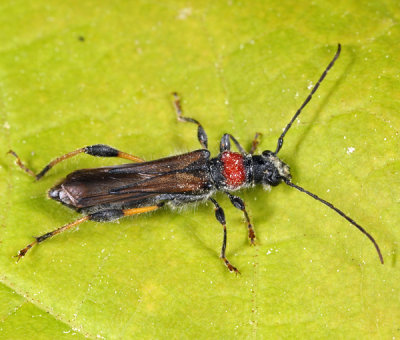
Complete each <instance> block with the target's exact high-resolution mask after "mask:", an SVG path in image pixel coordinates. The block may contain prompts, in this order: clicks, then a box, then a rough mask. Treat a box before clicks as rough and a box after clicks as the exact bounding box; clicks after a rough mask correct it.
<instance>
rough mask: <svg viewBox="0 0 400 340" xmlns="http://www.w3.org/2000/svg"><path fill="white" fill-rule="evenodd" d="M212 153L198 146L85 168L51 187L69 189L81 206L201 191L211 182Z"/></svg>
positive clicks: (70, 194) (75, 203)
mask: <svg viewBox="0 0 400 340" xmlns="http://www.w3.org/2000/svg"><path fill="white" fill-rule="evenodd" d="M209 157H210V153H209V152H208V151H207V150H197V151H193V152H190V153H186V154H182V155H177V156H172V157H167V158H162V159H158V160H155V161H150V162H143V163H131V164H122V165H117V166H110V167H103V168H95V169H82V170H77V171H75V172H72V173H71V174H69V175H68V176H67V177H66V178H65V179H64V180H63V181H62V182H61V183H60V184H58V185H57V186H55V187H54V188H52V189H51V190H54V189H62V190H64V191H65V192H67V193H68V196H69V197H70V199H71V201H72V202H73V206H74V207H76V208H78V209H83V208H88V207H92V206H95V205H99V204H106V203H118V202H123V201H129V202H131V203H133V202H134V201H135V200H136V201H143V200H150V199H152V198H154V197H155V196H157V195H160V194H201V193H202V192H204V190H207V188H209V186H210V180H209V175H208V168H207V161H208V159H209Z"/></svg>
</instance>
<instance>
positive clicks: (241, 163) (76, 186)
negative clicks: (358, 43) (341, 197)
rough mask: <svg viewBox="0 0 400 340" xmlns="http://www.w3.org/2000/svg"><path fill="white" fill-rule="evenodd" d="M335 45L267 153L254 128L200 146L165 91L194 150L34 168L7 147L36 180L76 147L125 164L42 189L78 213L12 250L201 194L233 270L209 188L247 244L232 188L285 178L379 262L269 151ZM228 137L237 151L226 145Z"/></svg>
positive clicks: (201, 136) (201, 135)
mask: <svg viewBox="0 0 400 340" xmlns="http://www.w3.org/2000/svg"><path fill="white" fill-rule="evenodd" d="M340 51H341V45H340V44H338V48H337V51H336V53H335V55H334V57H333V59H332V60H331V61H330V63H329V64H328V66H327V67H326V69H325V70H324V72H323V73H322V75H321V76H320V78H319V80H318V81H317V83H316V84H315V86H314V87H313V88H312V90H311V92H310V93H309V95H308V96H307V98H306V100H305V101H304V102H303V104H302V105H301V106H300V108H299V109H298V110H297V111H296V113H295V114H294V116H293V117H292V119H291V120H290V122H289V123H288V124H287V125H286V127H285V129H284V130H283V132H282V134H281V135H280V137H279V138H278V143H277V147H276V149H275V151H270V150H266V151H263V152H262V153H261V154H260V155H255V154H254V152H255V151H256V148H257V146H258V144H259V137H260V134H259V133H257V134H256V136H255V138H254V140H253V142H252V147H251V150H250V151H249V152H246V151H245V149H244V148H243V147H242V146H241V145H240V144H239V142H238V141H237V140H236V138H235V137H233V136H232V135H231V134H229V133H225V134H224V135H223V136H222V139H221V141H220V153H219V154H218V155H217V156H216V157H213V158H212V157H211V155H210V152H209V151H208V149H207V147H208V140H207V134H206V132H205V130H204V128H203V126H202V125H201V124H200V123H199V122H198V121H197V120H195V119H193V118H189V117H185V116H183V112H182V107H181V103H180V98H179V96H178V94H177V93H173V96H174V101H173V103H174V107H175V110H176V113H177V118H178V120H179V121H182V122H189V123H193V124H196V125H197V127H198V128H197V137H198V140H199V142H200V144H201V146H202V149H199V150H195V151H192V152H188V153H184V154H180V155H176V156H171V157H167V158H162V159H157V160H153V161H144V160H143V159H141V158H139V157H137V156H134V155H131V154H128V153H125V152H122V151H119V150H117V149H115V148H113V147H110V146H107V145H103V144H96V145H91V146H86V147H84V148H80V149H77V150H75V151H72V152H70V153H67V154H65V155H63V156H61V157H59V158H56V159H55V160H53V161H52V162H50V163H49V164H48V165H46V166H45V167H44V168H43V170H42V171H40V172H39V173H38V174H35V173H34V172H33V171H32V170H30V169H29V168H28V167H26V166H25V165H24V164H23V163H22V162H21V160H20V158H19V157H18V155H17V154H16V153H15V152H14V151H12V150H10V151H9V153H11V154H12V155H14V156H15V157H16V163H17V165H18V166H19V167H20V168H22V169H23V170H24V171H26V172H27V173H28V174H30V175H31V176H33V177H35V178H36V180H39V179H40V178H42V177H43V176H44V175H45V174H46V173H47V172H48V171H49V170H50V169H51V168H52V167H53V166H54V165H56V164H57V163H60V162H61V161H64V160H66V159H68V158H71V157H73V156H76V155H78V154H80V153H86V154H88V155H91V156H97V157H119V158H124V159H128V160H130V161H132V162H133V163H128V164H122V165H115V166H107V167H101V168H94V169H82V170H77V171H74V172H72V173H71V174H69V175H68V176H67V177H66V178H65V179H63V180H62V181H61V182H60V183H59V184H57V185H55V186H54V187H52V188H51V189H50V190H49V192H48V196H49V197H50V198H51V199H54V200H56V201H58V202H60V203H62V204H63V205H65V206H67V207H68V208H71V209H74V210H75V211H77V212H78V213H82V214H84V216H83V217H81V218H79V219H77V220H76V221H74V222H72V223H68V224H66V225H64V226H62V227H60V228H58V229H55V230H53V231H51V232H48V233H46V234H44V235H41V236H39V237H36V238H35V240H34V241H33V242H32V243H30V244H28V245H27V246H26V247H25V248H23V249H21V250H20V251H19V252H18V255H16V256H17V257H18V260H19V259H21V258H22V257H23V256H25V254H26V253H27V252H28V250H29V249H31V248H32V247H33V246H34V245H36V244H39V243H41V242H43V241H44V240H46V239H48V238H50V237H52V236H54V235H56V234H59V233H61V232H64V231H66V230H68V229H71V228H73V227H76V226H77V225H79V224H81V223H83V222H85V221H89V220H90V221H97V222H109V221H114V220H117V219H119V218H122V217H124V216H131V215H136V214H141V213H146V212H150V211H154V210H157V209H159V208H161V207H163V206H164V205H170V206H172V207H176V206H181V205H184V204H187V203H191V202H198V201H206V200H209V201H211V202H212V204H213V205H214V208H215V217H216V219H217V221H218V222H219V223H220V224H221V225H222V228H223V241H222V247H221V255H220V258H221V259H222V261H223V262H224V263H225V265H226V267H227V268H228V269H229V271H231V272H235V273H239V271H238V269H237V268H236V267H235V266H233V265H232V264H231V263H230V262H229V260H228V259H227V258H226V255H225V252H226V245H227V229H226V220H225V214H224V211H223V209H222V208H221V206H220V205H219V204H218V202H217V201H216V200H215V199H214V198H213V197H212V196H213V194H214V193H215V192H217V191H221V192H223V193H224V194H226V195H227V196H228V197H229V199H230V201H231V203H232V204H233V205H234V207H235V208H237V209H239V210H241V211H242V212H243V214H244V218H245V221H246V224H247V229H248V238H249V240H250V243H251V244H252V245H253V244H254V243H255V232H254V228H253V225H252V223H251V221H250V218H249V214H248V213H247V210H246V206H245V203H244V202H243V200H242V199H241V198H240V197H239V196H236V195H234V194H232V192H234V191H236V190H239V189H242V188H246V187H251V186H254V185H257V184H261V185H264V186H266V187H271V186H276V185H278V184H280V183H285V184H287V185H288V186H290V187H292V188H295V189H297V190H299V191H301V192H303V193H305V194H307V195H309V196H311V197H312V198H314V199H315V200H317V201H319V202H321V203H323V204H325V205H326V206H328V207H329V208H330V209H332V210H334V211H336V212H337V213H338V214H339V215H340V216H342V217H343V218H345V219H346V220H347V221H348V222H350V223H351V224H352V225H353V226H355V227H356V228H358V229H359V230H360V231H361V232H362V233H363V234H365V235H366V236H367V237H368V238H369V240H370V241H371V242H372V243H373V245H374V246H375V248H376V251H377V253H378V256H379V259H380V261H381V263H382V264H383V257H382V254H381V251H380V249H379V246H378V244H377V242H376V241H375V239H374V238H373V237H372V236H371V235H370V234H369V233H368V232H367V231H366V230H365V229H364V228H363V227H362V226H360V225H359V224H358V223H356V222H355V221H354V220H353V219H352V218H350V217H349V216H347V215H346V214H345V213H344V212H343V211H341V210H339V209H338V208H336V207H335V206H334V205H332V204H331V203H329V202H328V201H325V200H324V199H322V198H320V197H319V196H317V195H315V194H313V193H311V192H310V191H308V190H306V189H304V188H302V187H300V186H299V185H297V184H295V183H293V182H292V181H291V174H290V169H289V166H288V165H287V164H285V163H284V162H283V161H282V160H280V159H279V158H278V156H277V155H278V153H279V151H280V150H281V148H282V145H283V141H284V137H285V135H286V133H287V132H288V131H289V129H290V128H291V126H292V124H293V122H294V121H295V120H296V118H297V117H298V116H299V114H300V113H301V111H302V110H303V108H304V107H305V106H306V105H307V103H308V102H309V101H310V100H311V98H312V96H313V94H314V93H315V92H316V91H317V89H318V88H319V86H320V84H321V82H322V81H323V80H324V78H325V77H326V75H327V73H328V71H329V70H330V69H331V68H332V66H333V65H334V63H335V61H336V60H337V59H338V57H339V55H340ZM231 141H232V142H233V144H234V145H235V146H236V148H237V149H238V151H239V152H233V151H231Z"/></svg>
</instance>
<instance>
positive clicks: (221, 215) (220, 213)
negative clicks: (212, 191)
mask: <svg viewBox="0 0 400 340" xmlns="http://www.w3.org/2000/svg"><path fill="white" fill-rule="evenodd" d="M210 201H211V202H213V204H214V206H215V217H216V218H217V220H218V222H219V223H221V225H222V227H223V228H224V237H223V240H222V248H221V255H220V258H221V260H222V261H224V263H225V266H227V267H228V269H229V271H231V272H235V273H236V274H240V272H239V271H238V270H237V269H236V267H234V266H233V265H232V264H231V263H230V262H229V261H228V259H227V258H226V256H225V250H226V239H227V237H226V221H225V213H224V211H223V210H222V208H221V207H220V205H219V204H218V203H217V201H216V200H215V199H213V198H210Z"/></svg>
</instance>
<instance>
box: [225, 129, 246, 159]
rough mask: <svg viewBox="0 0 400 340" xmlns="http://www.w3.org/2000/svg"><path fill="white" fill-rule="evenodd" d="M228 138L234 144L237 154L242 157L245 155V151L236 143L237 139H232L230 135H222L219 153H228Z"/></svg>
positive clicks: (229, 145) (229, 146)
mask: <svg viewBox="0 0 400 340" xmlns="http://www.w3.org/2000/svg"><path fill="white" fill-rule="evenodd" d="M229 138H230V139H232V142H233V143H234V144H235V146H236V148H237V149H238V150H239V152H240V153H241V154H242V155H245V154H246V151H245V150H244V149H243V147H242V146H241V145H240V143H239V142H238V141H237V139H236V138H235V137H233V136H232V135H231V134H230V133H224V135H223V136H222V138H221V142H220V143H219V149H220V152H224V151H230V149H231V143H230V141H229Z"/></svg>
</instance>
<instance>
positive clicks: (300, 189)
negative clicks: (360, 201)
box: [283, 178, 383, 264]
mask: <svg viewBox="0 0 400 340" xmlns="http://www.w3.org/2000/svg"><path fill="white" fill-rule="evenodd" d="M283 181H284V182H285V183H286V184H287V185H289V186H291V187H292V188H295V189H297V190H299V191H301V192H304V193H306V194H307V195H309V196H311V197H312V198H314V199H315V200H317V201H320V202H321V203H323V204H325V205H327V206H328V207H329V208H331V209H332V210H335V211H336V212H337V213H338V214H339V215H340V216H342V217H344V218H345V219H346V220H347V221H349V222H350V223H351V224H352V225H354V226H355V227H356V228H357V229H358V230H360V231H361V232H362V233H363V234H365V235H366V236H367V237H368V238H369V239H370V240H371V242H372V243H373V244H374V246H375V248H376V251H377V252H378V255H379V260H380V261H381V263H382V264H383V257H382V253H381V250H380V249H379V246H378V244H377V243H376V241H375V239H374V238H373V237H372V236H371V235H370V234H369V233H368V232H367V231H366V230H365V229H364V228H363V227H361V226H360V225H359V224H358V223H357V222H356V221H354V220H353V219H352V218H350V217H349V216H347V215H346V214H345V213H344V212H343V211H341V210H339V209H338V208H336V207H335V206H334V205H333V204H332V203H329V202H327V201H325V200H324V199H322V198H320V197H318V196H317V195H315V194H313V193H311V192H309V191H307V190H306V189H304V188H302V187H300V186H298V185H296V184H294V183H292V182H291V181H290V180H289V179H287V178H283Z"/></svg>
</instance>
